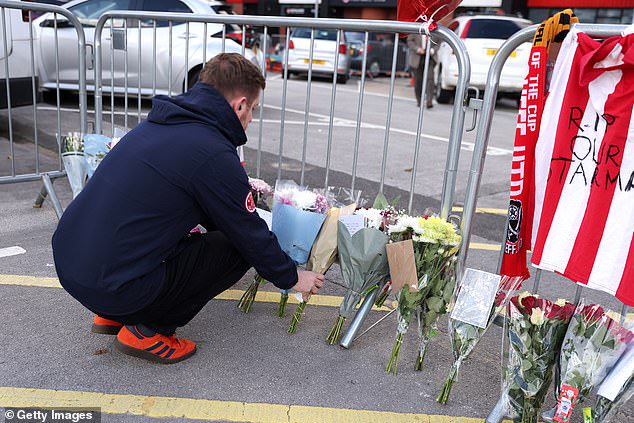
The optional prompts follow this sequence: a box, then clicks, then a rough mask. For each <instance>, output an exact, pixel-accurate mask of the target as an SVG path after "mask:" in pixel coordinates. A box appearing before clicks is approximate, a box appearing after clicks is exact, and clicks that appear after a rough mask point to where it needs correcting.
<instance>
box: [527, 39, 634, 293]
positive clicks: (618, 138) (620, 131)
mask: <svg viewBox="0 0 634 423" xmlns="http://www.w3.org/2000/svg"><path fill="white" fill-rule="evenodd" d="M633 107H634V35H627V36H624V37H621V36H618V37H612V38H610V39H608V40H605V41H603V42H598V41H595V40H593V39H591V38H590V37H589V36H587V35H585V34H583V33H580V32H578V31H575V30H571V31H570V33H569V34H568V36H567V37H566V39H565V40H564V42H563V44H562V47H561V50H560V52H559V56H558V58H557V63H556V65H555V69H554V71H553V76H552V81H551V85H550V92H549V94H548V98H547V100H546V104H545V106H544V111H543V114H542V121H541V128H540V132H539V139H538V141H537V145H536V149H535V169H534V171H535V175H534V176H535V210H534V217H533V226H532V230H533V233H532V245H533V255H532V259H531V261H532V263H533V264H534V265H535V266H536V267H539V268H542V269H546V270H550V271H554V272H557V273H560V274H562V275H563V276H565V277H567V278H569V279H571V280H573V281H576V282H578V283H582V284H586V285H587V286H588V287H589V288H594V289H599V290H602V291H605V292H608V293H610V294H612V295H615V296H616V297H617V298H619V299H620V300H621V301H623V302H624V303H626V304H629V305H634V114H633V113H632V109H633Z"/></svg>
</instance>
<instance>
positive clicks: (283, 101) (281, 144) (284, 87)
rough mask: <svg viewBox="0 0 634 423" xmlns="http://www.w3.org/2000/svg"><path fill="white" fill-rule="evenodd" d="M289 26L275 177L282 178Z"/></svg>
mask: <svg viewBox="0 0 634 423" xmlns="http://www.w3.org/2000/svg"><path fill="white" fill-rule="evenodd" d="M290 31H291V30H290V28H289V27H286V47H285V48H284V70H283V72H284V82H283V86H282V110H281V117H280V150H279V156H278V162H277V179H278V180H279V179H282V155H283V154H284V118H285V117H286V90H287V87H288V44H289V41H290V38H291V32H290Z"/></svg>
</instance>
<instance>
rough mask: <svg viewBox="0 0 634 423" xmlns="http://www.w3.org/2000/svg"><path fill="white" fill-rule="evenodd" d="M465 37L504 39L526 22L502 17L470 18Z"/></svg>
mask: <svg viewBox="0 0 634 423" xmlns="http://www.w3.org/2000/svg"><path fill="white" fill-rule="evenodd" d="M468 25H469V26H468V29H467V38H494V39H497V40H506V39H508V38H509V37H510V36H511V35H513V34H515V33H516V32H517V31H519V30H520V29H522V28H523V27H525V26H528V24H525V25H523V26H521V23H518V22H513V21H509V20H504V19H471V21H470V22H469V24H468Z"/></svg>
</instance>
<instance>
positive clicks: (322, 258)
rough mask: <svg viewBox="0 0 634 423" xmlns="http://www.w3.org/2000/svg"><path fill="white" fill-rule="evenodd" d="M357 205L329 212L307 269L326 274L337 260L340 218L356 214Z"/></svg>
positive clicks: (311, 252)
mask: <svg viewBox="0 0 634 423" xmlns="http://www.w3.org/2000/svg"><path fill="white" fill-rule="evenodd" d="M356 208H357V205H356V204H354V203H353V204H350V205H349V206H345V207H341V208H337V207H333V208H331V209H330V211H329V212H328V216H326V220H325V221H324V224H323V225H322V227H321V230H320V231H319V235H317V239H315V243H314V244H313V249H312V250H310V256H309V257H308V263H306V269H307V270H312V271H313V272H317V273H321V274H324V273H326V272H327V271H328V269H330V266H332V264H333V263H334V262H335V260H336V259H337V225H338V222H339V216H347V215H351V214H352V213H354V211H355V209H356Z"/></svg>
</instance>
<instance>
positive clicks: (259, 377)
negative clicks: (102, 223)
mask: <svg viewBox="0 0 634 423" xmlns="http://www.w3.org/2000/svg"><path fill="white" fill-rule="evenodd" d="M388 82H389V79H387V78H380V79H378V80H374V81H368V82H367V84H366V94H365V96H364V101H363V113H362V115H361V122H362V124H361V127H360V129H359V156H358V161H357V162H358V166H357V178H356V180H355V186H356V187H357V188H359V189H362V190H363V192H364V195H365V196H366V197H367V198H372V197H373V196H374V194H375V193H376V191H377V189H378V180H379V177H380V169H381V162H382V152H383V147H384V141H385V119H386V117H385V113H386V102H387V93H388V92H389V85H388ZM407 84H408V81H406V80H403V79H399V80H397V86H396V90H395V91H396V94H395V95H396V98H395V102H394V109H393V119H392V124H391V132H390V137H389V147H388V156H387V160H386V163H387V164H386V179H385V183H386V187H385V192H386V194H387V196H388V197H389V198H395V197H397V196H399V195H400V196H401V203H400V204H401V205H402V206H406V204H407V196H408V191H409V188H410V185H411V179H412V163H413V158H412V155H413V152H414V147H415V134H416V132H415V131H416V125H417V118H418V109H417V108H416V106H415V101H414V98H413V92H412V89H411V88H410V87H408V86H407ZM282 87H283V83H282V81H281V80H280V79H279V78H278V76H277V75H272V76H271V77H270V78H269V80H268V88H267V91H266V94H265V98H264V104H263V107H262V108H261V113H262V120H263V126H262V155H261V161H260V163H261V176H262V177H263V178H264V179H265V180H267V181H269V182H273V181H274V180H275V178H276V176H277V172H278V161H277V152H278V151H279V148H280V120H281V110H280V109H281V103H282V96H281V91H282ZM330 90H331V85H330V83H329V82H328V81H325V80H320V81H315V82H314V83H313V86H312V90H311V105H310V112H309V113H308V114H306V113H305V95H306V81H305V80H302V79H292V80H290V81H289V82H288V93H289V95H288V98H287V102H286V108H287V109H286V116H285V131H284V144H283V155H284V158H283V161H282V175H283V177H285V178H289V179H295V180H299V178H300V174H301V163H300V161H299V160H300V159H301V157H302V150H303V140H304V127H305V121H306V119H307V120H308V123H309V125H308V128H307V131H306V134H307V150H306V163H307V164H306V167H305V182H306V183H307V184H309V185H311V186H321V185H323V183H324V178H325V169H324V166H325V154H324V152H325V151H326V144H327V140H328V130H329V119H328V115H329V111H330V107H331V105H330V99H331V91H330ZM76 102H77V99H76V97H75V96H73V95H65V96H64V97H63V99H62V106H63V108H64V112H63V113H62V114H61V116H60V118H61V119H60V120H61V126H62V131H61V132H62V133H64V132H67V131H70V130H73V129H76V128H77V125H78V114H77V113H76V112H74V111H73V110H74V109H76V107H77V104H76ZM106 103H107V104H109V100H106ZM358 103H359V93H358V80H354V79H353V80H351V81H350V82H349V83H348V84H347V85H345V86H343V85H341V86H338V88H337V99H336V108H335V110H336V113H335V119H334V125H333V128H334V129H333V135H332V140H333V142H332V156H331V172H330V174H329V183H330V184H331V185H340V186H349V185H350V182H351V171H352V163H353V159H354V155H353V151H354V146H355V141H356V133H357V127H356V119H357V113H358ZM141 106H142V113H145V112H147V110H148V108H149V107H150V102H149V101H143V102H142V104H141ZM451 107H452V106H450V105H436V106H435V107H434V108H433V109H431V110H428V111H426V112H425V115H424V122H423V130H422V132H423V133H424V134H425V135H424V136H423V138H422V143H421V150H420V160H419V163H418V169H417V178H416V180H415V194H416V195H415V197H414V210H416V211H419V212H422V211H423V210H425V209H427V208H432V209H436V210H438V208H439V204H440V198H439V195H440V191H441V187H442V179H443V170H444V163H445V160H446V159H445V157H446V150H447V145H448V144H447V138H448V135H449V125H450V116H451ZM122 109H123V101H121V100H117V101H116V110H117V113H116V115H115V124H116V125H117V126H123V125H124V116H123V113H122ZM130 109H131V112H133V113H134V116H130V118H129V119H128V124H129V125H130V126H131V125H133V124H135V123H136V110H137V109H136V103H135V102H134V101H131V102H130ZM37 118H38V131H37V134H38V143H39V144H40V146H41V148H40V163H39V165H40V169H41V170H50V169H54V168H55V167H56V166H59V158H58V157H57V155H56V153H55V151H56V143H55V133H56V131H57V116H56V113H55V111H54V103H53V104H50V103H48V104H41V105H40V106H39V108H38V114H37ZM470 118H471V115H470V112H469V113H468V114H467V119H468V120H470ZM109 119H110V117H109V116H105V120H106V122H105V123H104V128H105V129H106V131H108V130H109V129H110V123H109V122H110V120H109ZM514 120H515V113H514V111H513V103H511V102H501V103H500V104H498V111H497V112H496V116H495V120H494V126H493V128H494V130H493V131H492V132H493V133H492V136H491V140H490V146H491V147H492V148H491V150H490V151H489V155H488V157H487V164H486V168H485V172H484V175H483V185H482V188H481V191H480V197H479V203H478V206H479V207H486V208H493V209H503V208H505V207H506V205H507V204H506V203H507V201H508V200H507V197H508V174H509V169H510V163H511V150H512V144H513V136H514V135H513V134H514ZM0 121H2V122H1V124H0V131H5V135H3V136H4V137H5V138H6V130H7V124H6V123H7V119H6V113H4V112H3V113H0ZM12 122H13V126H14V129H15V131H16V133H15V134H14V135H15V139H16V141H18V142H17V143H16V144H15V146H14V157H15V159H16V168H17V171H18V173H20V172H28V171H32V170H33V168H34V161H33V159H32V157H33V156H34V150H35V149H34V142H33V139H34V136H33V135H32V134H33V133H34V132H33V125H32V122H33V111H32V108H29V107H26V108H20V109H16V110H14V111H13V121H12ZM259 133H260V128H259V116H254V122H253V124H252V126H251V128H250V129H249V131H248V135H249V139H250V140H249V143H248V144H247V149H246V159H247V164H246V166H247V169H248V170H249V171H251V173H255V169H256V160H257V152H256V149H257V146H258V143H259ZM0 135H1V134H0ZM473 139H474V133H473V132H470V133H467V134H465V137H464V143H463V147H462V149H461V157H460V165H459V175H458V184H457V193H456V197H455V199H456V205H460V204H461V203H462V201H463V199H464V189H465V186H466V180H467V176H468V171H469V164H470V160H471V150H472V144H469V143H472V142H473ZM8 144H9V143H8V142H7V141H6V139H0V175H7V174H9V173H10V168H11V167H10V161H9V160H7V157H8V155H9V145H8ZM55 187H56V190H57V192H58V194H59V196H60V198H61V200H62V203H63V204H64V205H67V204H68V203H69V202H70V199H71V195H70V191H69V188H68V183H67V181H66V180H59V181H57V182H56V183H55ZM39 189H40V184H39V183H37V182H32V183H21V184H12V185H2V186H1V188H0V248H5V247H11V246H20V247H22V248H24V249H25V250H26V253H24V254H20V255H15V256H10V257H0V275H28V276H34V277H49V278H51V277H55V276H56V275H55V271H54V268H53V266H52V263H53V259H52V253H51V249H50V237H51V234H52V233H53V231H54V228H55V224H56V218H55V214H54V212H53V210H52V208H51V206H50V203H48V202H46V203H45V205H44V208H42V209H33V208H32V207H31V206H32V202H33V199H34V198H35V195H36V194H37V192H38V191H39ZM503 225H504V216H502V215H500V214H495V213H480V214H478V216H477V217H476V223H475V228H474V236H473V239H472V242H476V243H479V244H480V245H482V244H484V245H488V246H489V247H490V248H489V247H485V248H483V247H482V246H480V247H478V248H472V249H470V251H469V258H468V265H469V266H471V267H475V268H478V269H483V270H487V271H495V270H496V264H497V259H498V255H499V252H498V251H496V250H495V247H496V245H498V244H499V243H500V239H501V236H502V231H503ZM251 277H252V275H251V274H248V275H247V276H246V277H245V278H244V279H243V280H242V281H241V282H240V283H239V284H238V285H237V286H236V289H244V288H245V287H246V285H247V284H248V283H249V282H250V280H251V279H250V278H251ZM327 277H328V279H331V280H334V281H337V280H339V278H340V275H339V273H338V269H337V268H336V267H335V268H333V269H332V270H331V271H330V272H329V273H328V275H327ZM5 279H6V278H5ZM9 279H11V278H9ZM527 287H528V288H530V287H531V283H530V282H527ZM263 289H264V290H273V289H272V287H271V286H268V287H264V288H263ZM0 292H1V293H2V294H1V295H0V318H1V319H2V320H3V323H4V328H5V329H4V330H3V337H2V339H3V342H2V343H0V375H2V378H1V380H0V387H2V386H4V387H18V388H20V387H23V388H42V389H61V390H70V391H76V392H103V393H114V394H129V395H144V396H165V397H174V398H181V399H182V398H190V399H191V398H193V399H213V400H219V401H238V402H245V403H270V404H289V405H309V406H317V407H332V408H337V409H355V410H377V411H391V412H397V413H424V414H427V415H444V416H458V417H473V418H480V419H481V418H483V417H484V416H486V415H487V414H488V412H489V411H490V409H491V408H492V406H493V405H494V403H495V401H496V400H497V396H498V392H499V373H500V364H499V361H500V354H499V351H500V340H501V334H502V331H501V329H500V328H498V327H493V328H492V329H491V330H490V331H489V332H488V333H487V336H486V337H485V338H484V339H483V341H482V342H481V344H480V345H479V346H478V348H477V349H476V351H475V352H474V353H473V355H472V357H471V359H470V360H469V361H468V362H467V363H465V365H464V366H463V369H462V373H461V377H460V381H459V382H458V383H457V384H456V386H455V388H454V391H453V392H452V400H451V402H450V403H449V404H448V405H447V406H441V405H439V404H437V403H436V402H435V397H436V395H437V393H438V391H439V389H440V386H441V384H442V381H443V379H444V376H445V372H446V371H447V370H448V368H449V366H450V363H451V348H450V344H449V338H448V336H447V335H446V321H445V320H443V321H442V322H441V332H440V334H439V335H438V336H437V337H436V338H435V339H434V340H433V344H432V348H431V349H430V351H429V354H428V357H427V365H426V368H425V369H424V370H423V372H420V373H419V372H414V371H413V364H414V359H415V345H416V338H415V332H416V331H415V330H414V328H412V330H410V332H409V333H408V336H407V337H406V340H405V344H404V346H403V352H402V355H401V362H400V365H399V374H398V375H397V376H392V375H387V374H386V373H385V365H386V364H387V360H388V358H389V354H390V350H391V347H392V343H393V337H394V333H395V325H396V323H395V320H394V319H393V318H389V319H388V320H387V321H386V322H385V323H383V324H381V325H379V326H378V327H377V328H376V329H375V330H373V331H372V332H370V333H369V334H368V335H366V336H364V337H362V338H360V339H359V340H358V341H357V342H355V344H354V345H353V347H352V348H351V349H350V350H343V349H341V348H339V347H331V346H328V345H326V344H325V342H324V339H325V337H326V335H327V333H328V330H329V329H330V327H331V325H332V324H333V323H334V320H335V319H336V308H333V307H326V306H315V307H309V310H308V311H307V313H306V315H305V316H304V318H303V319H302V323H301V326H300V329H299V331H298V333H297V334H296V335H294V336H290V335H288V334H287V333H286V328H287V327H288V324H289V323H290V316H287V318H286V319H284V320H281V319H278V318H277V317H274V315H273V314H274V311H275V309H276V305H275V304H271V303H265V302H258V303H256V304H255V305H254V307H253V311H252V312H251V313H250V314H248V315H245V314H242V313H240V312H239V311H238V310H237V308H236V302H235V301H231V300H213V301H212V302H211V303H210V304H209V305H208V306H207V307H206V308H205V309H204V310H203V312H201V313H200V314H199V315H198V316H197V317H196V319H195V320H194V321H193V322H192V323H191V324H190V325H188V326H187V327H185V328H183V329H182V330H181V331H180V332H179V334H180V335H181V336H183V337H186V338H190V339H193V340H194V341H196V342H197V343H198V344H199V347H200V350H199V352H198V354H197V355H196V356H194V357H193V358H192V359H191V360H188V361H186V362H183V363H181V364H179V365H178V366H169V367H164V366H160V367H157V366H154V365H151V364H147V363H144V362H141V361H139V360H136V359H131V358H128V357H125V356H122V355H121V354H119V353H118V352H116V351H115V350H114V349H113V347H112V343H111V340H110V339H109V338H108V337H103V336H98V335H91V334H89V333H88V329H89V323H90V318H91V315H90V314H89V313H88V312H87V311H86V310H85V309H83V308H82V307H81V305H79V304H78V303H76V302H75V301H74V300H73V299H72V298H71V297H69V296H68V295H67V294H66V293H65V292H64V291H63V290H61V289H59V288H42V287H30V286H24V285H23V284H19V283H17V284H8V285H7V284H0ZM540 292H541V293H542V294H544V295H545V296H547V297H549V298H556V297H568V298H572V296H573V293H574V286H573V284H572V283H570V282H567V281H565V280H563V279H562V278H559V277H556V276H554V275H545V276H544V278H543V279H542V284H541V288H540ZM322 294H324V295H334V296H338V295H342V291H341V289H340V288H339V287H338V286H337V285H336V284H329V285H327V286H326V287H325V288H324V290H323V292H322ZM584 295H585V296H586V297H587V298H588V300H591V301H597V302H600V303H602V304H604V305H605V306H608V307H613V308H617V307H618V302H617V301H615V300H614V299H612V298H610V297H608V296H607V295H605V294H601V293H597V292H587V293H585V294H584ZM289 310H293V306H289ZM381 316H382V312H378V311H376V312H373V313H372V314H371V316H370V321H374V320H376V319H378V318H379V317H381ZM547 403H548V404H551V403H552V399H549V400H548V401H547ZM0 405H1V404H0ZM633 415H634V410H633V409H632V407H631V406H629V407H627V408H626V410H625V414H624V415H623V416H622V417H623V418H624V419H625V421H626V420H628V419H629V418H632V416H633ZM628 416H629V417H628ZM184 417H188V416H184ZM154 420H155V419H154V418H152V417H149V416H148V415H144V416H132V415H125V416H124V417H122V416H120V415H107V416H105V418H104V420H103V421H107V422H111V421H112V422H119V421H126V422H127V421H130V422H137V421H138V422H141V421H154ZM164 420H168V421H190V420H189V419H176V418H170V419H164ZM455 421H460V420H458V419H457V420H455ZM575 421H577V422H578V421H581V420H580V419H579V416H577V418H576V420H575Z"/></svg>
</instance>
